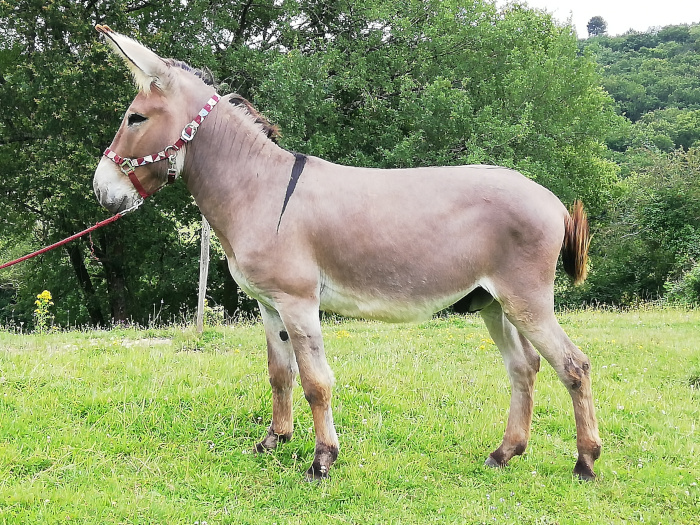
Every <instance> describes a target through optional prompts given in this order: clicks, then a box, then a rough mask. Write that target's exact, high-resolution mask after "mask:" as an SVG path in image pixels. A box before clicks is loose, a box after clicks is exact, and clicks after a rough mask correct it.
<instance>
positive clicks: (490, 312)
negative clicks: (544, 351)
mask: <svg viewBox="0 0 700 525" xmlns="http://www.w3.org/2000/svg"><path fill="white" fill-rule="evenodd" d="M480 313H481V317H482V318H483V319H484V322H485V323H486V327H487V328H488V331H489V334H490V335H491V338H492V339H493V341H494V343H496V346H498V349H499V350H500V351H501V355H502V356H503V361H504V363H505V366H506V370H507V371H508V378H509V379H510V385H511V398H510V411H509V414H508V424H507V425H506V431H505V434H504V436H503V442H502V443H501V446H500V447H498V448H497V449H496V450H495V451H493V452H492V453H491V454H490V455H489V457H488V458H487V459H486V465H488V466H490V467H503V466H505V465H506V464H507V463H508V461H510V459H511V458H512V457H513V456H516V455H520V454H522V453H523V452H525V448H526V447H527V442H528V440H529V438H530V426H531V424H532V406H533V390H534V384H535V377H536V376H537V372H538V371H539V369H540V356H539V354H538V353H537V352H536V351H535V349H534V348H533V347H532V345H531V344H530V342H529V341H528V340H527V339H525V338H524V337H523V336H522V335H521V334H520V333H519V332H518V330H517V329H516V328H515V326H513V324H512V323H511V322H510V321H509V320H508V319H507V318H506V316H505V315H504V313H503V310H502V309H501V305H500V304H499V303H497V302H496V301H494V302H493V303H491V304H490V305H489V306H488V307H486V308H484V309H483V310H481V312H480Z"/></svg>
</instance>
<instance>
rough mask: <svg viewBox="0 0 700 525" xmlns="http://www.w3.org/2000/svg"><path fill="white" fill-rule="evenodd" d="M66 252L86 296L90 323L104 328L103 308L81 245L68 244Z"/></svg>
mask: <svg viewBox="0 0 700 525" xmlns="http://www.w3.org/2000/svg"><path fill="white" fill-rule="evenodd" d="M66 251H67V252H68V257H69V258H70V262H71V265H72V266H73V270H74V271H75V276H76V277H77V279H78V283H79V284H80V289H81V290H82V291H83V294H84V296H85V302H86V303H87V310H88V314H89V315H90V322H91V323H92V324H93V325H95V326H104V324H105V319H104V316H103V315H102V308H100V301H99V299H98V297H97V296H96V295H95V287H94V286H93V284H92V279H91V278H90V274H89V273H88V271H87V268H86V267H85V261H84V258H83V250H82V249H81V248H80V245H79V244H68V245H66Z"/></svg>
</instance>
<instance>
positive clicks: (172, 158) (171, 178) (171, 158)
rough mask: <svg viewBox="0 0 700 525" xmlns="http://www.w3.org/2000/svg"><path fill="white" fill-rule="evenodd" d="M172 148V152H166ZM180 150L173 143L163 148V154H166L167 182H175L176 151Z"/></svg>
mask: <svg viewBox="0 0 700 525" xmlns="http://www.w3.org/2000/svg"><path fill="white" fill-rule="evenodd" d="M170 150H172V153H168V152H169V151H170ZM179 150H180V148H178V147H177V146H175V145H174V144H173V145H172V146H168V147H167V148H165V154H166V155H168V184H172V183H173V182H175V179H176V178H177V152H178V151H179Z"/></svg>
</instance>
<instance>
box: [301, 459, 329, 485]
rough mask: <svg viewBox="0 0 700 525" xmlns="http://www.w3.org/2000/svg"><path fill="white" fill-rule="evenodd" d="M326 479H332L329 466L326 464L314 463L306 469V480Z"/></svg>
mask: <svg viewBox="0 0 700 525" xmlns="http://www.w3.org/2000/svg"><path fill="white" fill-rule="evenodd" d="M324 479H330V476H329V475H328V467H326V466H325V465H316V463H314V464H313V465H311V466H310V467H309V470H307V471H306V481H321V480H324Z"/></svg>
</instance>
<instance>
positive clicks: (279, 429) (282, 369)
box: [255, 303, 299, 452]
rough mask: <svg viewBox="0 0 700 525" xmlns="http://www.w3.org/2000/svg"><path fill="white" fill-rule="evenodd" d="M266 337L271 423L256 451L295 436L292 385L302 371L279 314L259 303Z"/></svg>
mask: <svg viewBox="0 0 700 525" xmlns="http://www.w3.org/2000/svg"><path fill="white" fill-rule="evenodd" d="M258 305H259V306H260V313H261V315H262V319H263V324H264V326H265V336H266V338H267V368H268V371H269V373H270V386H272V423H270V428H269V429H268V431H267V436H265V439H263V440H262V441H261V442H260V443H258V444H257V445H256V446H255V450H256V451H257V452H265V451H267V450H272V449H274V448H276V447H277V444H278V443H284V442H286V441H289V440H290V439H292V431H293V430H294V421H293V419H292V389H293V388H294V378H295V377H296V375H297V373H298V372H299V370H298V368H297V362H296V358H295V357H294V350H293V349H292V343H291V341H290V340H289V334H288V333H287V329H286V328H285V326H284V324H283V323H282V319H280V316H279V314H278V313H277V312H276V311H275V310H272V309H271V308H268V307H266V306H265V305H263V304H261V303H258Z"/></svg>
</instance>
